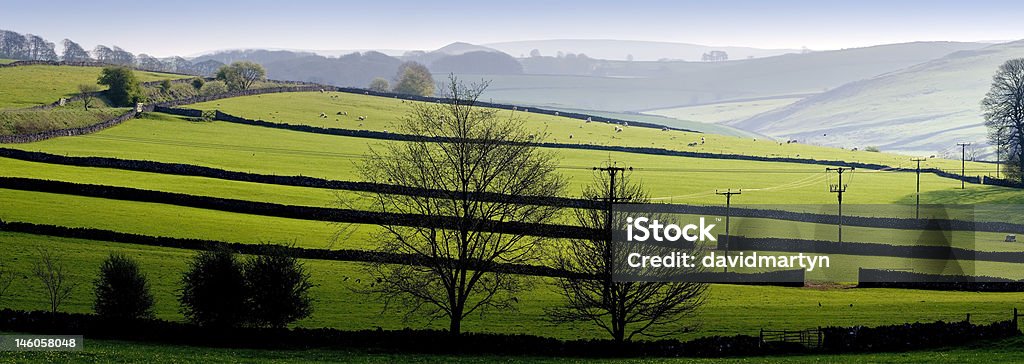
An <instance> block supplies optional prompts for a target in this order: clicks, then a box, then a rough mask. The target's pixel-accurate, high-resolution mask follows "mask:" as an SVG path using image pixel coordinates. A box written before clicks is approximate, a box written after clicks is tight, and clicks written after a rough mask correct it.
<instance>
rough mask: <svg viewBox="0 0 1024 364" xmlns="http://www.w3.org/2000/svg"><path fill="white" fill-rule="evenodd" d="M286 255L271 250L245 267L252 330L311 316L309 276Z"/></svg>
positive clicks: (311, 301)
mask: <svg viewBox="0 0 1024 364" xmlns="http://www.w3.org/2000/svg"><path fill="white" fill-rule="evenodd" d="M286 254H287V251H282V249H275V250H274V251H271V252H270V254H268V255H256V256H253V257H252V258H250V259H249V260H248V261H247V262H246V264H245V282H246V284H247V285H248V286H249V293H250V295H249V300H248V303H249V310H250V314H249V322H250V323H251V324H253V325H254V326H270V327H284V326H285V325H287V324H289V323H292V322H295V321H296V320H300V319H303V318H306V317H309V315H310V314H312V313H313V304H312V303H313V300H312V298H310V297H309V289H310V288H312V287H313V284H312V283H310V282H309V277H310V276H309V273H308V272H307V271H306V268H305V267H304V266H303V264H302V263H301V262H299V260H298V259H296V258H294V257H290V256H288V255H286Z"/></svg>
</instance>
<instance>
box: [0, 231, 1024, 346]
mask: <svg viewBox="0 0 1024 364" xmlns="http://www.w3.org/2000/svg"><path fill="white" fill-rule="evenodd" d="M0 243H3V244H4V246H6V247H10V249H6V250H5V252H4V253H3V254H4V255H5V257H6V258H9V259H10V260H9V261H12V262H14V263H12V264H13V268H14V269H15V271H18V272H22V271H27V270H28V269H29V267H30V265H31V262H32V261H33V259H34V255H35V254H37V253H36V251H37V250H36V249H37V248H40V247H49V248H51V249H53V250H54V252H55V253H56V254H57V255H59V256H60V257H61V259H63V261H64V263H65V264H67V265H68V266H69V268H71V269H72V272H74V276H73V278H72V279H74V280H75V281H77V282H91V281H92V279H93V278H94V277H95V275H96V272H97V271H98V268H97V267H98V266H99V264H100V262H101V261H102V260H103V259H104V258H105V257H106V256H107V255H108V254H109V253H110V252H112V251H117V252H123V253H125V254H126V255H128V256H130V257H132V258H135V259H137V260H138V261H139V263H140V265H141V268H142V270H143V271H144V272H146V273H147V274H148V276H149V278H150V281H151V284H152V286H153V292H154V296H155V298H156V302H157V305H156V314H157V316H158V317H160V318H163V319H168V320H182V319H183V317H182V316H181V314H180V313H179V312H178V311H177V304H176V295H175V294H176V293H175V289H176V287H177V284H178V279H179V278H180V274H181V273H182V272H183V271H184V269H185V267H186V264H187V263H188V258H189V257H190V256H192V255H193V254H194V252H190V251H187V250H182V249H172V248H158V247H146V246H138V245H130V244H120V243H107V242H99V241H91V240H81V239H66V238H52V237H43V236H36V235H26V234H15V233H5V232H0ZM304 262H305V263H306V264H307V266H308V267H309V270H310V273H311V275H312V278H313V281H314V283H316V284H317V286H316V287H314V288H313V294H314V295H315V297H317V301H316V303H315V306H314V307H315V310H316V311H315V313H314V315H313V317H311V318H309V319H306V320H302V321H300V322H298V323H297V326H301V327H334V328H341V329H372V328H375V327H382V328H384V329H402V328H404V327H414V328H422V327H429V328H441V327H444V323H442V322H437V321H435V322H433V323H428V321H427V320H426V319H424V318H422V317H414V318H412V321H409V322H402V320H401V315H397V314H394V313H390V312H389V313H385V314H383V315H380V312H381V309H382V304H381V303H380V302H377V301H376V300H372V299H369V300H368V299H367V297H366V296H363V295H361V294H359V293H356V292H353V290H354V289H359V288H362V287H364V286H365V285H367V284H369V283H370V279H368V278H367V275H366V274H365V273H364V272H363V270H362V269H361V265H360V263H346V262H331V261H320V260H306V261H304ZM346 278H347V279H346ZM535 283H536V284H537V285H536V286H535V287H534V288H533V289H532V290H530V291H528V292H525V293H524V294H523V296H522V297H523V299H522V300H521V304H520V305H519V306H518V312H516V313H515V314H509V315H491V316H485V317H483V318H481V317H479V316H477V315H473V316H471V317H467V319H466V320H467V321H466V322H465V323H464V327H465V329H466V330H468V331H478V332H497V333H531V334H540V335H544V336H551V337H556V338H563V339H570V338H589V337H593V338H597V337H601V336H602V334H601V332H599V331H598V330H599V329H597V328H596V327H594V326H592V325H564V326H560V325H553V324H550V323H548V322H547V321H545V320H544V312H543V309H544V308H545V307H550V306H552V305H555V304H556V303H557V302H558V300H559V297H558V296H557V294H555V292H554V291H553V290H552V289H551V288H550V286H548V284H549V283H550V281H548V280H547V279H538V280H536V282H535ZM11 290H12V292H9V293H10V294H11V295H10V297H11V300H10V301H5V303H4V305H5V307H11V308H15V309H44V308H45V307H47V304H46V303H45V301H44V300H43V292H42V287H40V286H39V284H38V283H37V282H36V281H34V279H32V278H31V277H30V276H29V277H26V278H21V279H18V280H16V281H15V283H14V285H12V288H11ZM91 299H92V296H91V294H90V291H89V285H88V284H82V285H80V286H79V287H77V289H76V291H74V294H73V296H72V297H71V299H70V300H69V301H68V302H67V303H66V306H65V309H64V310H65V311H69V312H89V311H90V310H91V306H90V305H91ZM708 299H709V301H708V302H707V304H706V306H704V308H703V310H702V313H701V316H700V317H701V320H702V322H703V328H702V330H701V331H700V332H699V333H697V334H689V335H684V336H682V337H683V338H686V337H696V336H707V335H736V334H747V335H756V334H757V332H758V330H759V329H760V328H762V327H764V328H788V329H803V328H808V327H817V326H819V325H820V326H830V325H857V324H865V325H882V324H892V323H899V322H906V321H910V322H913V321H922V322H923V321H935V320H940V319H941V320H959V319H962V318H963V316H964V314H965V313H966V312H971V314H972V315H971V319H972V321H976V322H989V321H996V320H1005V319H1007V318H1008V317H1007V316H1008V315H1009V310H1008V309H1009V308H1010V307H1012V306H1013V305H1014V304H1015V303H1018V302H1020V300H1022V299H1024V293H984V294H981V293H974V292H936V291H915V290H887V289H846V288H782V287H753V286H735V285H715V286H713V287H712V288H711V292H710V294H709V296H708ZM819 303H820V305H819Z"/></svg>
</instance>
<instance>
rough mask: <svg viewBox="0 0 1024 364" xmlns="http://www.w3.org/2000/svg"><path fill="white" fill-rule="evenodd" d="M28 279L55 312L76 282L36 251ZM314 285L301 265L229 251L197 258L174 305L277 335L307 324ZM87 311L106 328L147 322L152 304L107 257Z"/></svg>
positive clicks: (201, 317) (141, 286)
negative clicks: (274, 330)
mask: <svg viewBox="0 0 1024 364" xmlns="http://www.w3.org/2000/svg"><path fill="white" fill-rule="evenodd" d="M32 274H33V276H35V277H36V278H37V280H38V281H39V282H40V283H41V284H42V287H43V288H44V291H45V292H46V295H47V300H48V302H49V304H50V311H51V312H57V311H58V310H59V309H60V307H61V305H63V304H64V303H65V302H66V301H67V300H68V299H70V298H71V296H72V295H73V293H74V292H75V290H76V289H77V287H78V286H79V284H80V282H78V281H76V280H75V278H74V275H73V274H72V273H71V272H70V271H69V269H68V267H67V266H66V265H65V264H64V263H63V261H62V260H61V259H60V258H59V257H58V256H56V255H54V254H53V253H52V252H51V251H49V250H46V249H40V250H39V256H38V259H37V260H36V261H35V262H34V263H33V266H32ZM14 277H15V274H14V272H13V271H12V270H11V269H9V268H8V267H6V266H4V265H0V301H2V300H3V298H4V294H5V293H6V292H7V290H8V289H9V288H10V287H11V285H12V283H13V281H14ZM312 287H313V284H312V283H311V282H310V274H309V273H308V272H307V270H306V268H305V266H304V264H303V263H302V262H300V261H299V260H298V259H296V258H293V257H290V256H287V255H285V254H283V251H282V250H281V249H280V247H274V246H268V248H267V249H266V254H263V255H256V256H251V257H249V258H247V259H244V260H240V259H238V258H237V257H236V256H235V255H234V254H233V253H231V252H230V251H225V250H219V251H204V252H200V253H199V254H197V255H196V256H195V257H194V258H193V259H192V261H191V262H190V263H189V266H188V268H187V269H186V271H185V272H184V273H183V274H182V278H181V289H180V291H179V294H178V301H179V303H180V305H181V312H182V313H183V314H184V315H185V317H186V318H187V319H188V320H189V321H191V322H193V323H195V324H198V325H202V326H210V327H236V326H250V327H284V326H286V325H288V324H290V323H292V322H295V321H297V320H300V319H303V318H306V317H309V315H311V314H312V312H313V299H312V298H311V297H310V295H309V290H310V288H312ZM93 292H94V294H95V300H94V301H93V310H94V311H95V312H96V314H97V315H99V316H101V317H104V318H107V319H111V320H118V321H124V320H138V319H150V318H153V317H154V312H153V307H154V305H155V303H156V299H155V298H154V296H153V293H152V288H151V286H150V283H149V279H148V277H147V276H146V275H145V274H144V273H143V272H142V269H141V268H140V267H139V264H138V262H137V261H135V260H134V259H132V258H130V257H128V256H126V255H124V254H119V253H111V254H110V256H108V257H107V259H106V260H104V261H103V263H102V264H101V265H100V267H99V274H98V275H97V277H96V279H95V280H94V281H93Z"/></svg>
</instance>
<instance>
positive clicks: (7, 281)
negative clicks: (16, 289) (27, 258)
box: [0, 262, 14, 302]
mask: <svg viewBox="0 0 1024 364" xmlns="http://www.w3.org/2000/svg"><path fill="white" fill-rule="evenodd" d="M13 283H14V271H13V270H11V269H10V268H9V267H7V265H5V264H4V263H2V262H0V302H3V301H4V296H5V295H7V290H8V289H10V288H11V284H13Z"/></svg>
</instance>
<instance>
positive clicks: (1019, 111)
mask: <svg viewBox="0 0 1024 364" xmlns="http://www.w3.org/2000/svg"><path fill="white" fill-rule="evenodd" d="M981 107H982V109H983V110H984V112H985V126H987V127H988V131H989V141H990V142H991V143H992V144H994V145H996V148H999V149H1000V150H999V151H1000V152H1002V153H1001V154H1004V155H1006V156H1007V157H1006V158H1007V162H1008V163H1007V164H1008V166H1007V172H1008V173H1007V175H1009V176H1011V178H1016V179H1018V180H1024V178H1022V174H1024V173H1022V172H1024V58H1018V59H1011V60H1009V61H1006V63H1003V65H1002V66H999V70H998V71H996V74H995V75H994V76H992V88H991V89H990V90H989V91H988V93H987V94H985V98H984V99H983V100H982V101H981ZM997 162H999V161H997Z"/></svg>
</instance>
